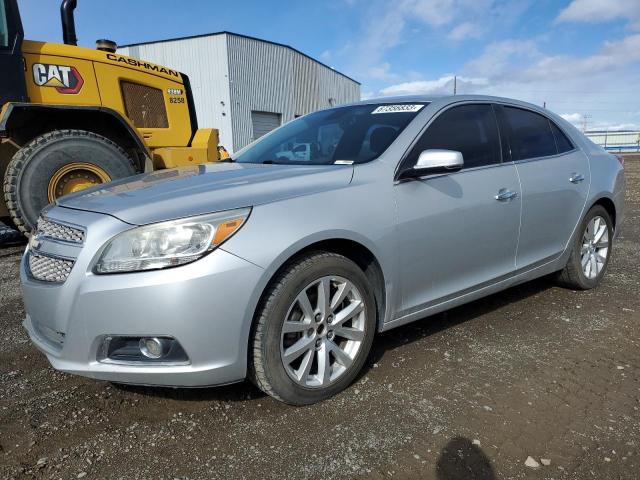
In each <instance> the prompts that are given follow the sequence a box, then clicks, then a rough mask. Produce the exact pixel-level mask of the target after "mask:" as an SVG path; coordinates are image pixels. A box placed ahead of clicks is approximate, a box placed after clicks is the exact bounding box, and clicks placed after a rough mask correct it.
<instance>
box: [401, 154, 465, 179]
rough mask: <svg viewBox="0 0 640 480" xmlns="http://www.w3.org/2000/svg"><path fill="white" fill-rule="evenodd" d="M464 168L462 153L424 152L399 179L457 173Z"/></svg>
mask: <svg viewBox="0 0 640 480" xmlns="http://www.w3.org/2000/svg"><path fill="white" fill-rule="evenodd" d="M463 166H464V159H463V158H462V153H460V152H456V151H455V150H435V149H434V150H425V151H423V152H422V153H421V154H420V156H419V157H418V161H417V162H416V164H415V165H414V166H413V168H409V169H407V170H405V171H403V172H402V174H401V175H400V178H416V177H422V176H424V175H432V174H438V173H451V172H457V171H458V170H460V169H462V167H463Z"/></svg>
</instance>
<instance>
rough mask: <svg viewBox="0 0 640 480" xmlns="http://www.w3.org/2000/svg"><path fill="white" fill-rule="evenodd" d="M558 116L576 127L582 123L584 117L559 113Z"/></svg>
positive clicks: (576, 114)
mask: <svg viewBox="0 0 640 480" xmlns="http://www.w3.org/2000/svg"><path fill="white" fill-rule="evenodd" d="M560 116H561V117H562V118H564V119H565V120H566V121H567V122H569V123H573V124H574V125H575V126H576V127H577V126H580V125H581V124H582V122H584V115H581V114H580V113H561V114H560Z"/></svg>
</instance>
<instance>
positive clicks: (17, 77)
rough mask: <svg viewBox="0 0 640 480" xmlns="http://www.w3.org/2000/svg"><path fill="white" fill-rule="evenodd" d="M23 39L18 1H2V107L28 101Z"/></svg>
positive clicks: (0, 98)
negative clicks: (9, 103)
mask: <svg viewBox="0 0 640 480" xmlns="http://www.w3.org/2000/svg"><path fill="white" fill-rule="evenodd" d="M22 39H23V32H22V22H21V21H20V14H19V13H18V5H17V3H16V0H0V107H1V106H2V105H3V104H5V103H7V102H24V101H26V100H27V93H26V85H25V76H24V60H23V59H22Z"/></svg>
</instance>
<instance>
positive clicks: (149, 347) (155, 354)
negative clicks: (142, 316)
mask: <svg viewBox="0 0 640 480" xmlns="http://www.w3.org/2000/svg"><path fill="white" fill-rule="evenodd" d="M165 344H166V342H164V341H163V340H162V339H160V338H157V337H153V338H141V339H140V352H142V354H143V355H144V356H145V357H147V358H152V359H154V360H155V359H157V358H160V357H162V356H164V355H165V354H166V353H167V350H168V349H167V348H166V346H165Z"/></svg>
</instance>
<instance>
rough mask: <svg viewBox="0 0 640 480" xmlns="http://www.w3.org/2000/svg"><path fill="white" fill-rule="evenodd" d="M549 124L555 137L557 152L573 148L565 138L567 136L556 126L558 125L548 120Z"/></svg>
mask: <svg viewBox="0 0 640 480" xmlns="http://www.w3.org/2000/svg"><path fill="white" fill-rule="evenodd" d="M549 123H550V124H551V131H552V132H553V137H554V138H555V139H556V146H557V147H558V153H564V152H569V151H571V150H573V144H572V143H571V141H570V140H569V139H568V138H567V136H566V135H565V134H564V133H563V132H562V130H560V129H559V128H558V126H557V125H556V124H555V123H553V122H552V121H549Z"/></svg>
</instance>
